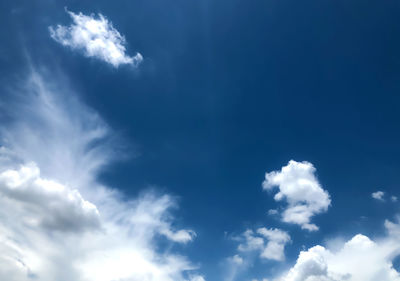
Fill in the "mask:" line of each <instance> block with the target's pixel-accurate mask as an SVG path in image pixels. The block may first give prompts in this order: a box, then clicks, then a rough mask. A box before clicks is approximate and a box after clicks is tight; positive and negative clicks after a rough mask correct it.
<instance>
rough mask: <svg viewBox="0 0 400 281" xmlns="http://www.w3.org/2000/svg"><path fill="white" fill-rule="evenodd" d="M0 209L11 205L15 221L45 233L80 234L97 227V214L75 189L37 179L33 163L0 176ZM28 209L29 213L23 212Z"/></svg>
mask: <svg viewBox="0 0 400 281" xmlns="http://www.w3.org/2000/svg"><path fill="white" fill-rule="evenodd" d="M0 194H1V195H3V198H2V201H3V204H2V205H3V207H5V206H13V207H11V208H13V209H14V215H15V214H16V212H18V213H19V214H20V215H19V216H18V217H19V221H20V222H22V223H24V224H26V225H29V226H31V227H44V228H47V229H49V230H59V231H82V230H85V229H93V228H98V227H99V226H100V220H99V213H98V210H97V208H96V206H94V205H93V204H92V203H90V202H88V201H86V200H84V199H83V198H82V196H81V194H80V193H79V191H77V190H71V189H69V188H67V187H65V186H63V185H61V184H59V183H57V182H55V181H51V180H46V179H43V178H41V177H40V171H39V168H38V167H37V166H36V165H35V164H29V165H25V166H22V167H21V168H20V169H19V170H6V171H4V172H2V173H0ZM26 210H29V212H25V211H26Z"/></svg>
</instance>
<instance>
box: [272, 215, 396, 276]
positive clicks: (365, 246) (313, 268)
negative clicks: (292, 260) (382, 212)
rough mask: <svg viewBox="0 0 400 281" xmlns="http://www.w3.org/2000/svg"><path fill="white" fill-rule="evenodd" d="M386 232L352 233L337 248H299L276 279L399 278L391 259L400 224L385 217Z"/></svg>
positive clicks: (394, 250)
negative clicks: (372, 234)
mask: <svg viewBox="0 0 400 281" xmlns="http://www.w3.org/2000/svg"><path fill="white" fill-rule="evenodd" d="M385 228H386V230H387V235H386V236H384V237H382V238H380V239H377V240H376V241H373V240H371V239H370V238H369V237H367V236H365V235H361V234H357V235H355V236H354V237H353V238H352V239H350V240H349V241H347V242H346V243H344V244H343V245H342V246H341V247H339V249H338V250H336V251H333V250H330V249H327V248H325V247H323V246H320V245H317V246H314V247H312V248H310V249H308V250H306V251H302V252H301V253H300V255H299V257H298V259H297V262H296V264H295V265H294V266H293V267H292V268H291V269H290V270H289V271H288V272H286V273H284V274H283V275H282V276H281V277H279V278H276V279H274V280H279V281H305V280H307V281H314V280H315V281H316V280H320V281H344V280H346V281H375V280H380V281H399V280H400V273H399V272H398V271H397V270H396V269H395V268H394V267H393V261H394V260H395V258H396V257H397V256H398V255H399V253H400V240H399V234H400V225H399V224H397V223H393V222H390V221H385Z"/></svg>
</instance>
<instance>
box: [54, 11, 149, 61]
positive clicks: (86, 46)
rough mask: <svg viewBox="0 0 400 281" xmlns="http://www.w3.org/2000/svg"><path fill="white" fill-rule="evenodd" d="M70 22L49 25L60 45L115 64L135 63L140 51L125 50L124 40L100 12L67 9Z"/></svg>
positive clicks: (140, 57) (140, 59) (139, 57)
mask: <svg viewBox="0 0 400 281" xmlns="http://www.w3.org/2000/svg"><path fill="white" fill-rule="evenodd" d="M67 13H68V14H69V15H70V16H71V18H72V21H73V23H72V24H71V25H70V26H62V25H57V27H52V26H50V27H49V30H50V35H51V37H52V38H53V39H54V40H55V41H57V42H58V43H60V44H61V45H63V46H67V47H70V48H71V49H76V50H81V51H83V52H84V54H85V55H86V56H88V57H95V58H98V59H101V60H103V61H105V62H107V63H110V64H112V65H113V66H114V67H118V66H120V65H121V64H131V65H134V66H138V65H139V64H140V63H141V62H142V60H143V57H142V55H141V54H140V53H137V54H136V55H135V56H133V57H131V56H129V55H127V54H126V48H125V44H126V40H125V37H124V36H122V35H121V34H120V33H119V32H118V30H116V29H115V28H114V27H113V25H112V23H111V22H110V21H108V20H107V18H106V17H104V16H103V15H102V14H99V15H98V18H95V17H94V15H90V16H86V15H84V14H82V13H79V14H75V13H73V12H70V11H67Z"/></svg>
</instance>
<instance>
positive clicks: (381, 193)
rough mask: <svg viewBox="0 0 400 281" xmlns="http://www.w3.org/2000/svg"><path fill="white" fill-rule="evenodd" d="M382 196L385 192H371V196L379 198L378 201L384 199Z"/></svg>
mask: <svg viewBox="0 0 400 281" xmlns="http://www.w3.org/2000/svg"><path fill="white" fill-rule="evenodd" d="M384 196H385V192H383V191H376V192H373V193H372V194H371V197H372V198H374V199H376V200H379V201H385V199H384V198H383V197H384ZM396 199H397V198H396Z"/></svg>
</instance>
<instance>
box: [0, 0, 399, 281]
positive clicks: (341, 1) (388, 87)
mask: <svg viewBox="0 0 400 281" xmlns="http://www.w3.org/2000/svg"><path fill="white" fill-rule="evenodd" d="M64 7H67V8H68V9H69V10H71V11H74V12H83V13H85V14H90V13H102V14H104V15H105V16H107V18H108V19H109V20H110V21H112V22H113V25H114V27H115V28H117V29H118V30H119V31H120V32H121V33H122V34H124V36H125V38H126V40H127V42H128V53H132V54H134V53H135V52H136V51H139V52H141V54H142V55H143V56H144V58H145V59H144V62H143V63H142V65H140V67H139V68H138V69H137V70H134V71H132V69H129V68H127V67H120V68H119V69H114V68H112V67H110V66H109V65H106V64H105V63H103V62H100V61H96V60H94V59H88V58H85V57H83V56H82V55H80V54H78V53H75V52H72V51H71V50H68V49H65V48H63V47H61V46H60V45H59V44H57V43H56V42H54V41H53V40H52V39H51V38H50V37H49V34H48V30H47V27H48V26H49V25H54V24H57V23H60V24H68V23H69V21H70V19H69V17H68V15H67V14H66V13H65V11H64ZM399 13H400V3H399V2H398V1H392V0H388V1H384V3H383V2H382V1H378V0H373V1H362V0H352V1H348V0H335V1H331V0H323V1H321V0H318V1H317V0H315V1H295V0H283V1H281V0H280V1H277V0H253V1H244V0H230V1H222V0H195V1H187V0H172V1H159V0H117V1H107V0H104V1H82V0H76V1H50V0H42V1H21V0H15V1H4V0H3V1H1V3H0V22H1V25H0V30H1V34H3V40H2V42H1V43H0V79H1V80H0V81H2V83H4V82H3V81H6V80H7V79H8V78H10V77H12V76H14V75H18V74H20V71H21V69H23V67H24V65H25V64H26V53H29V56H30V57H31V59H32V60H33V61H35V63H49V64H50V63H53V64H55V65H58V66H62V69H63V72H64V73H66V74H67V75H68V77H69V79H70V82H71V84H73V87H74V88H75V89H77V90H78V91H79V92H80V93H81V94H82V99H83V100H84V101H85V102H86V103H87V104H88V105H89V106H90V107H93V108H94V109H95V110H97V111H98V112H99V113H100V115H101V116H103V118H104V119H105V120H106V121H107V122H108V123H109V124H110V126H111V127H112V128H114V129H115V130H116V131H117V132H119V133H120V134H121V135H122V136H123V137H124V138H125V141H126V143H127V144H129V145H128V146H129V148H128V149H127V150H128V151H129V152H128V151H127V153H130V154H131V155H133V156H132V157H131V158H130V159H128V160H125V161H122V162H121V163H116V164H115V165H112V166H111V167H109V168H108V169H107V170H106V171H104V173H103V175H102V179H103V181H104V182H106V183H108V184H109V185H111V186H114V187H116V188H119V189H121V190H123V191H124V192H125V193H126V194H127V195H129V196H135V195H137V194H138V193H140V192H141V191H142V190H143V189H144V188H146V187H148V186H155V187H156V189H158V190H160V191H162V192H164V191H165V192H168V193H171V194H173V195H176V196H178V197H179V206H180V208H179V210H178V211H177V212H176V214H177V217H178V223H179V224H182V225H190V226H191V227H192V228H193V229H195V230H196V232H197V233H198V237H197V238H196V240H195V242H193V243H192V244H191V245H189V246H185V247H186V249H185V253H187V254H188V255H189V256H190V257H191V258H192V260H194V261H195V262H198V263H199V264H201V268H202V272H204V274H205V275H206V276H207V277H208V278H207V280H208V281H218V280H221V279H220V277H219V274H220V272H221V270H220V265H219V264H220V261H221V260H222V259H223V258H225V257H227V256H231V255H233V254H234V252H235V243H233V242H232V241H231V240H230V239H227V238H226V237H225V234H224V233H225V232H227V233H229V234H235V233H236V234H237V233H241V232H243V230H244V229H245V228H246V227H248V226H254V225H259V226H264V225H266V226H269V227H282V228H285V229H286V230H288V231H290V232H291V235H292V238H295V239H293V243H292V244H291V245H289V246H288V249H287V259H288V261H289V262H293V261H294V260H295V259H296V257H297V254H298V251H299V249H301V247H302V245H306V246H307V247H308V246H312V245H314V244H317V243H322V242H323V241H324V240H325V239H327V238H329V237H332V236H335V235H344V236H345V237H350V236H352V235H354V234H356V233H359V232H362V233H364V234H368V235H372V236H374V235H378V234H379V233H380V232H381V231H382V221H383V220H384V219H385V218H391V217H392V216H393V215H394V214H395V213H396V212H398V211H399V208H398V205H396V204H386V205H382V204H381V203H380V202H376V201H374V200H372V199H371V196H370V194H371V193H372V192H374V191H376V190H384V191H386V192H387V193H388V194H391V195H398V196H400V192H399V188H398V187H399V184H400V179H399V172H398V171H399V169H400V161H398V159H399V158H400V146H399V143H400V113H399V105H400V95H399V90H400V36H399V34H400V17H399ZM3 86H4V85H3ZM290 159H294V160H296V161H304V160H306V161H309V162H311V163H313V164H314V166H315V167H316V168H317V174H318V179H319V181H320V183H321V184H322V186H323V187H324V189H326V190H328V191H329V193H330V195H331V197H332V207H331V208H330V209H329V211H328V212H327V213H325V214H322V215H318V216H317V217H316V218H315V220H314V221H315V222H316V223H317V224H318V225H319V226H320V231H318V232H316V233H307V232H304V231H301V230H300V229H299V228H298V227H297V226H291V225H287V224H283V223H281V222H279V220H277V219H276V218H273V217H271V216H268V215H267V210H268V209H271V208H275V207H276V206H277V204H276V202H274V200H273V198H272V196H270V194H268V192H263V191H262V188H261V183H262V181H263V179H264V174H265V172H267V171H273V170H278V169H280V168H281V167H282V166H284V165H286V164H287V162H288V161H289V160H290ZM362 216H365V217H366V218H364V219H360V217H362ZM265 264H266V265H267V266H265ZM275 266H277V267H279V266H280V265H279V264H278V263H275V262H266V263H264V265H261V266H257V267H256V269H254V272H261V273H265V274H269V273H270V270H272V271H273V270H274V269H273V268H272V267H275ZM271 268H272V269H271Z"/></svg>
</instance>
